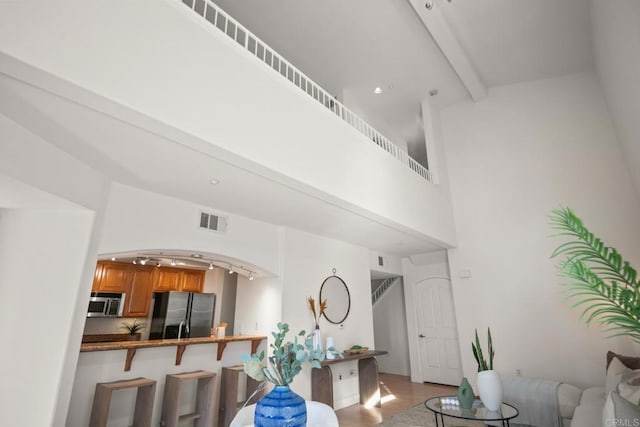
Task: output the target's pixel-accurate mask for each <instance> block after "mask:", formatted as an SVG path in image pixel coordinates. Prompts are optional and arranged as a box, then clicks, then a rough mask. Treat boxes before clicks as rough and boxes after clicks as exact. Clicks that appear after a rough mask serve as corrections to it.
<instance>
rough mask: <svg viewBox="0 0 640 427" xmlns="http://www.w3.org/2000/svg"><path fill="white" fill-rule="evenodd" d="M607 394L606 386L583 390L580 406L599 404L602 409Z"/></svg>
mask: <svg viewBox="0 0 640 427" xmlns="http://www.w3.org/2000/svg"><path fill="white" fill-rule="evenodd" d="M605 396H606V395H605V394H604V387H590V388H588V389H586V390H585V391H583V392H582V396H581V397H580V406H583V405H584V406H598V407H599V409H600V410H602V405H604V399H605Z"/></svg>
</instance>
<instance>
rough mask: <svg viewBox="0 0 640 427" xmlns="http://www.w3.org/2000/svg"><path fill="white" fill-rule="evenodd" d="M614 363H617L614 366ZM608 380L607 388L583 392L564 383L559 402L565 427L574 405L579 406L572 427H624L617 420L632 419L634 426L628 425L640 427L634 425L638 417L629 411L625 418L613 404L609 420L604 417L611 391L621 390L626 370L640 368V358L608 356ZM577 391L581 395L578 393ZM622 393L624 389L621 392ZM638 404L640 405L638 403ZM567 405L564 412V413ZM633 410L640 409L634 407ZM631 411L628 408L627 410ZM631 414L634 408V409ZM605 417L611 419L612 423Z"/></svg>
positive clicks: (572, 417) (590, 389)
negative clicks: (620, 386)
mask: <svg viewBox="0 0 640 427" xmlns="http://www.w3.org/2000/svg"><path fill="white" fill-rule="evenodd" d="M614 358H617V359H618V361H619V362H621V364H620V363H619V362H618V361H616V362H614V360H613V359H614ZM612 362H613V363H612ZM606 368H607V379H606V384H605V385H604V387H590V388H587V389H585V390H584V391H581V392H580V390H579V389H577V388H576V387H574V386H571V385H569V384H561V386H560V388H559V390H558V400H559V401H560V412H561V414H562V416H563V421H564V422H565V424H564V426H565V427H566V426H567V424H566V421H568V417H566V415H569V414H570V412H571V407H572V405H574V406H575V409H574V410H573V415H572V416H571V417H570V418H571V423H570V424H568V425H570V426H571V427H602V426H604V425H608V426H615V425H622V424H620V423H618V424H615V422H616V421H614V420H613V418H617V421H618V422H621V421H620V420H621V419H627V420H628V419H629V418H630V417H632V418H631V420H629V421H628V422H631V424H625V425H629V426H633V425H640V424H637V423H636V424H633V423H635V422H636V421H638V418H636V415H635V414H630V413H629V412H625V413H624V414H623V415H620V414H618V413H616V414H614V413H613V410H614V408H613V404H609V403H608V405H609V407H608V408H607V411H609V412H608V413H607V415H606V417H603V410H605V409H604V407H605V402H607V396H609V392H610V391H614V392H615V391H616V390H618V387H619V383H620V382H621V381H622V379H623V375H624V374H623V371H627V372H631V370H636V369H640V357H630V356H622V355H618V354H615V353H613V352H611V351H610V352H608V353H607V364H606ZM576 390H577V391H578V392H576ZM621 391H622V390H621ZM636 403H637V402H636ZM563 406H564V413H563ZM630 406H631V407H634V406H637V405H633V404H630ZM637 408H638V411H640V406H638V407H637ZM627 409H628V408H627ZM630 410H631V411H633V410H634V409H633V408H631V409H630ZM604 418H608V421H607V420H605V419H604Z"/></svg>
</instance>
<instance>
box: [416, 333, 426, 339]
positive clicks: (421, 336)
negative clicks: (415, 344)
mask: <svg viewBox="0 0 640 427" xmlns="http://www.w3.org/2000/svg"><path fill="white" fill-rule="evenodd" d="M418 338H426V337H425V336H424V335H422V334H420V335H418Z"/></svg>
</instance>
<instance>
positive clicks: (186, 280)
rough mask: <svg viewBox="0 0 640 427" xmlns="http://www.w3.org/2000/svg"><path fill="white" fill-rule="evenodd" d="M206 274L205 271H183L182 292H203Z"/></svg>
mask: <svg viewBox="0 0 640 427" xmlns="http://www.w3.org/2000/svg"><path fill="white" fill-rule="evenodd" d="M204 273H205V272H204V271H203V270H182V281H181V283H180V290H181V291H183V292H202V288H203V287H204Z"/></svg>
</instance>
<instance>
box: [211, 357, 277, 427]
mask: <svg viewBox="0 0 640 427" xmlns="http://www.w3.org/2000/svg"><path fill="white" fill-rule="evenodd" d="M243 373H244V366H243V365H236V366H227V367H224V368H222V376H221V378H220V381H221V383H220V390H221V392H220V406H219V407H218V426H219V427H229V425H230V424H231V420H233V418H234V417H235V416H236V413H237V412H238V410H239V408H241V407H242V406H243V405H244V404H245V403H255V402H257V401H258V399H260V398H261V397H262V396H264V395H265V394H267V392H268V391H269V390H268V389H267V387H265V388H264V389H263V390H261V391H260V392H258V393H256V394H255V396H253V397H252V398H251V401H250V402H249V401H248V398H249V397H250V396H251V394H252V393H253V392H254V391H256V389H257V388H258V387H259V386H260V383H259V382H258V381H256V380H254V379H253V378H251V377H250V376H248V375H244V377H246V379H245V387H244V388H245V395H244V397H243V399H242V401H240V402H238V388H239V387H240V378H241V375H242V374H243Z"/></svg>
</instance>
